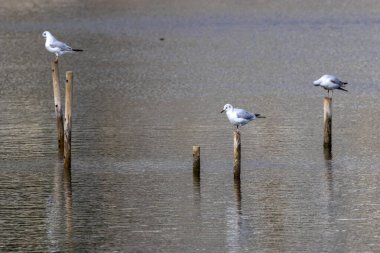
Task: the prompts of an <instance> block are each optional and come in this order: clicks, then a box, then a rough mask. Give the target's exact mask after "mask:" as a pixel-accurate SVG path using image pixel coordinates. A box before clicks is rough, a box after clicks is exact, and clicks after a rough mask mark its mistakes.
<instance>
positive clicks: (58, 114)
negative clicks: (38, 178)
mask: <svg viewBox="0 0 380 253" xmlns="http://www.w3.org/2000/svg"><path fill="white" fill-rule="evenodd" d="M51 74H52V78H53V93H54V105H55V118H56V121H57V140H58V151H59V153H60V154H61V155H62V154H63V139H64V137H63V136H64V131H63V114H62V106H61V92H60V87H59V70H58V61H52V62H51Z"/></svg>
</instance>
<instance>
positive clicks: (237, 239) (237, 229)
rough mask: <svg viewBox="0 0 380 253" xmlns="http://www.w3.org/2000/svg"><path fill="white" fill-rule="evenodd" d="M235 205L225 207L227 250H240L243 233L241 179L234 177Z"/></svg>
mask: <svg viewBox="0 0 380 253" xmlns="http://www.w3.org/2000/svg"><path fill="white" fill-rule="evenodd" d="M234 192H235V201H236V203H235V207H227V245H228V248H229V252H240V249H241V247H242V246H243V245H242V237H243V234H244V231H242V230H243V226H242V225H243V222H242V209H241V199H242V195H241V181H240V177H237V178H236V177H235V178H234Z"/></svg>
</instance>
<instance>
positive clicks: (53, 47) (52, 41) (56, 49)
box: [42, 31, 83, 61]
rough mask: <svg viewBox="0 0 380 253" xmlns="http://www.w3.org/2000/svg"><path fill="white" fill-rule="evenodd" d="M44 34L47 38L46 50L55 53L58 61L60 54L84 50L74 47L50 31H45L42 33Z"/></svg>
mask: <svg viewBox="0 0 380 253" xmlns="http://www.w3.org/2000/svg"><path fill="white" fill-rule="evenodd" d="M42 36H43V37H44V38H46V42H45V47H46V50H47V51H49V52H51V53H54V54H55V56H56V58H55V60H56V61H58V56H61V55H64V54H66V53H72V52H82V51H83V50H82V49H74V48H72V47H70V46H68V45H67V44H65V43H63V42H61V41H59V40H57V39H56V38H55V37H54V36H53V35H52V34H51V33H50V32H48V31H45V32H43V33H42Z"/></svg>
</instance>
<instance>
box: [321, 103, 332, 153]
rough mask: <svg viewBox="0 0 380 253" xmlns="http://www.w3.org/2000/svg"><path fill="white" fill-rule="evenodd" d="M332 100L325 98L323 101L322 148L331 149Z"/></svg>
mask: <svg viewBox="0 0 380 253" xmlns="http://www.w3.org/2000/svg"><path fill="white" fill-rule="evenodd" d="M331 105H332V98H329V97H325V98H324V100H323V111H324V113H323V118H324V131H323V135H324V136H323V147H324V148H331V133H332V131H331V127H332V110H331Z"/></svg>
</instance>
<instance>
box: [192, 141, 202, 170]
mask: <svg viewBox="0 0 380 253" xmlns="http://www.w3.org/2000/svg"><path fill="white" fill-rule="evenodd" d="M200 173H201V148H200V147H199V146H193V175H194V176H197V177H199V176H200Z"/></svg>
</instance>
